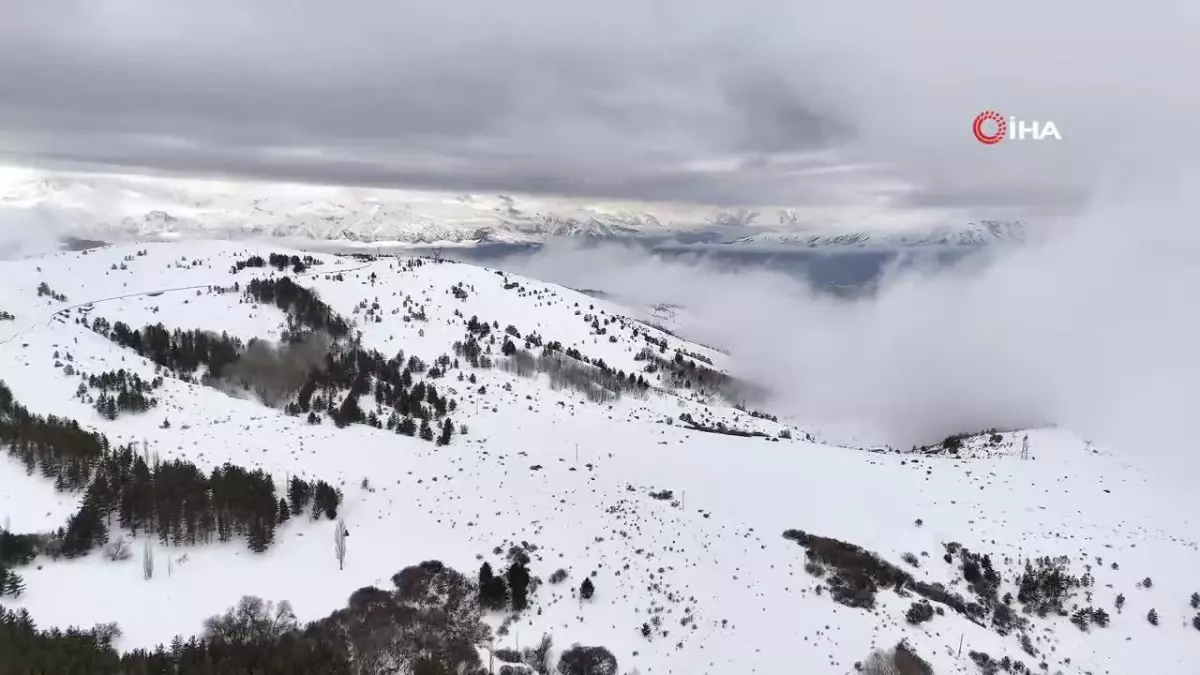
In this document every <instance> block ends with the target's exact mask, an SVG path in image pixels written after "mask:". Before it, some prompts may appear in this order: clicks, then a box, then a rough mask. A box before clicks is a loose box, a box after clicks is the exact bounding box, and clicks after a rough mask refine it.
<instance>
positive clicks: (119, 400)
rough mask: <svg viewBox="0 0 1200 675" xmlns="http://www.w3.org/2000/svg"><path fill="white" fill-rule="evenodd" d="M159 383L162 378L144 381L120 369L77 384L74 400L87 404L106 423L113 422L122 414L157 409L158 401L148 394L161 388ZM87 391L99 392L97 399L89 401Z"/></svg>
mask: <svg viewBox="0 0 1200 675" xmlns="http://www.w3.org/2000/svg"><path fill="white" fill-rule="evenodd" d="M162 383H163V379H162V377H155V378H154V379H152V380H149V381H147V380H143V379H142V378H141V376H140V375H138V374H137V373H131V372H128V371H126V370H125V369H124V368H121V369H119V370H110V371H106V372H103V373H100V374H99V375H89V376H88V377H87V378H86V379H85V380H84V381H83V382H81V383H80V384H79V389H78V390H76V392H75V396H76V397H78V398H79V399H80V400H88V401H90V402H91V403H92V406H93V407H94V408H95V409H96V412H98V413H100V415H101V416H103V417H104V418H105V419H108V420H115V419H116V418H117V417H118V416H119V415H121V414H123V413H142V412H146V411H147V410H149V409H150V408H153V407H154V406H156V405H158V399H156V398H154V397H153V396H151V395H150V394H151V392H153V391H154V390H155V389H158V388H159V387H161V386H162ZM89 387H90V388H92V389H99V390H100V395H99V396H96V397H94V398H92V397H90V396H89V394H88V388H89Z"/></svg>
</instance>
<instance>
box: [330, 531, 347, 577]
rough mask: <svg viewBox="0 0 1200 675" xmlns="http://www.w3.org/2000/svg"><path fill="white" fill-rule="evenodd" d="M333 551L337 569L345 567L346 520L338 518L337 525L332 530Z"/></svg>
mask: <svg viewBox="0 0 1200 675" xmlns="http://www.w3.org/2000/svg"><path fill="white" fill-rule="evenodd" d="M333 553H334V555H336V556H337V561H338V569H339V570H341V569H345V568H346V565H345V562H346V522H345V521H344V520H342V519H341V518H338V521H337V525H336V526H335V527H334V530H333Z"/></svg>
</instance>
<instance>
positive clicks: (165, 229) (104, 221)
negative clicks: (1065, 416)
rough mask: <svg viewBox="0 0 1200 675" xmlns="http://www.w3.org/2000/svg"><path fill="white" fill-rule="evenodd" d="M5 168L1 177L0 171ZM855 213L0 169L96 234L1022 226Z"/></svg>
mask: <svg viewBox="0 0 1200 675" xmlns="http://www.w3.org/2000/svg"><path fill="white" fill-rule="evenodd" d="M0 178H2V177H0ZM855 218H856V216H855V215H853V214H843V215H840V216H838V217H837V218H836V219H832V220H831V217H830V214H804V213H802V212H801V211H800V210H798V209H761V210H750V209H732V210H730V209H712V208H707V207H702V206H691V205H678V204H671V205H664V204H599V203H590V202H586V201H583V200H579V199H567V198H543V197H532V196H510V195H493V196H480V195H460V194H446V193H436V192H428V191H423V192H419V191H405V190H373V189H360V188H345V187H328V186H295V185H287V186H283V185H252V186H249V187H247V186H246V185H244V184H235V183H221V182H216V181H184V180H176V179H162V178H155V179H150V178H144V177H115V176H105V175H88V176H74V175H72V176H66V175H32V176H31V175H28V174H24V173H21V174H13V175H10V176H8V177H7V179H6V180H0V225H3V224H5V222H6V221H7V223H9V224H12V223H16V224H18V225H20V226H24V227H29V228H38V229H40V230H45V231H54V232H57V233H59V234H60V235H61V236H64V237H66V236H69V237H75V238H81V239H95V240H101V241H126V240H139V241H140V240H163V239H172V238H189V239H191V238H207V237H221V238H226V237H228V238H239V237H282V238H288V239H301V240H317V241H330V242H351V243H353V242H363V243H404V244H434V243H438V244H476V243H537V242H543V241H545V240H547V239H548V238H552V237H586V238H593V239H613V238H641V239H648V240H653V241H656V242H663V241H679V242H685V243H692V242H703V243H706V244H727V245H731V246H742V245H756V246H764V245H769V246H807V247H813V246H873V245H881V246H909V245H971V246H974V245H982V244H988V243H992V242H995V241H998V240H1004V239H1011V238H1020V237H1023V236H1024V225H1023V223H1020V222H998V221H982V222H968V223H965V224H955V225H947V224H946V223H945V222H939V223H938V224H929V223H925V224H923V225H915V226H914V225H911V224H910V225H908V226H905V227H901V228H885V229H880V228H873V229H871V230H869V231H866V230H858V229H856V225H855V224H854V223H855Z"/></svg>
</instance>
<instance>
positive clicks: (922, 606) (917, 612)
mask: <svg viewBox="0 0 1200 675" xmlns="http://www.w3.org/2000/svg"><path fill="white" fill-rule="evenodd" d="M904 618H905V619H906V620H907V621H908V622H909V623H911V624H913V625H914V626H915V625H918V624H920V623H923V622H925V621H929V620H930V619H932V618H933V605H931V604H929V602H928V601H927V600H922V601H920V602H914V603H913V604H912V606H911V607H909V608H908V611H907V612H906V613H905V614H904Z"/></svg>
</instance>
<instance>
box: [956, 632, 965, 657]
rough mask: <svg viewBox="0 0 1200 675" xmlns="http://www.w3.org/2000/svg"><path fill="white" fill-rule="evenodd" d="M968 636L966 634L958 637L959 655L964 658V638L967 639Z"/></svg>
mask: <svg viewBox="0 0 1200 675" xmlns="http://www.w3.org/2000/svg"><path fill="white" fill-rule="evenodd" d="M966 636H967V634H966V633H963V634H962V635H959V636H958V655H959V656H962V643H963V638H965V637H966Z"/></svg>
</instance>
